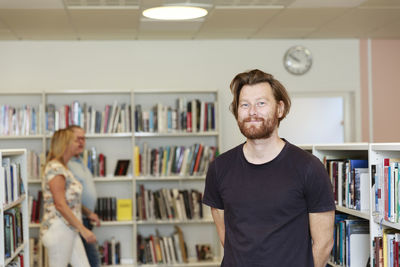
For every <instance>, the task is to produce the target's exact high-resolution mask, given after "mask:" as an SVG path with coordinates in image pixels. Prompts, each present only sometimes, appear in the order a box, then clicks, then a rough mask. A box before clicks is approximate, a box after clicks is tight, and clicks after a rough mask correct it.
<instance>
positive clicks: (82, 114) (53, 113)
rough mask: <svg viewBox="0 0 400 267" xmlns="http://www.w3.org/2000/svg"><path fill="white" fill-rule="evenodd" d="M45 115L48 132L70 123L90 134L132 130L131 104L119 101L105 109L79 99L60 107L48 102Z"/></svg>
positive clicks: (106, 106)
mask: <svg viewBox="0 0 400 267" xmlns="http://www.w3.org/2000/svg"><path fill="white" fill-rule="evenodd" d="M45 116H46V132H47V133H52V132H54V131H57V130H58V129H63V128H66V127H68V126H70V125H79V126H81V127H82V128H83V129H85V131H86V133H90V134H94V133H125V132H131V131H132V123H131V121H132V120H131V106H130V105H127V104H126V103H123V104H118V102H117V101H114V103H113V105H105V107H104V110H103V111H100V110H96V109H94V108H93V107H92V106H89V105H87V104H86V103H83V104H81V103H79V102H78V101H74V102H73V103H72V104H71V105H64V106H60V107H58V108H56V106H55V105H54V104H47V106H46V114H45Z"/></svg>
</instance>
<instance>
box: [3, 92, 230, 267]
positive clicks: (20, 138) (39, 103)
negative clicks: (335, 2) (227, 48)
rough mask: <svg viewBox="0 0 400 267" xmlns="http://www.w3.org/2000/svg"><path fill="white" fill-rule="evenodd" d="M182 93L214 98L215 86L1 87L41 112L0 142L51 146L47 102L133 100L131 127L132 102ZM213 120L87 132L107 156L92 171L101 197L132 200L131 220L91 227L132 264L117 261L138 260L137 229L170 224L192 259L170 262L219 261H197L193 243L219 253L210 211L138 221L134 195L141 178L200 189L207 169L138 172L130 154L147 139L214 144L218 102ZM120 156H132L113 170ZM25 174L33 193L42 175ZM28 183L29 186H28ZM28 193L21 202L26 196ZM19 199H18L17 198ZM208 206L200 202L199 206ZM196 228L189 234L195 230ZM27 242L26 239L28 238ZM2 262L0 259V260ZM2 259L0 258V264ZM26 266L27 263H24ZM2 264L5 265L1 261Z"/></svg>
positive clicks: (13, 100)
mask: <svg viewBox="0 0 400 267" xmlns="http://www.w3.org/2000/svg"><path fill="white" fill-rule="evenodd" d="M180 96H186V97H187V99H195V98H197V99H200V100H204V101H215V102H217V101H218V93H217V91H216V90H197V91H186V90H147V89H146V90H107V91H99V90H69V91H40V92H21V93H12V92H7V93H0V105H10V106H12V107H15V108H22V107H23V105H27V104H28V105H31V106H34V107H35V108H37V111H38V112H40V115H39V117H38V118H39V120H38V121H37V132H35V133H32V134H29V135H7V136H4V135H1V134H0V142H1V144H2V148H26V149H27V150H31V151H34V152H35V153H37V154H40V153H45V152H46V151H48V149H49V146H50V140H51V136H52V133H50V132H47V131H46V120H45V112H46V107H47V105H48V104H54V105H55V108H56V109H57V108H60V107H62V106H64V105H71V104H72V103H73V101H78V102H79V103H81V104H82V103H87V105H91V106H92V107H93V108H94V109H96V110H100V111H102V110H104V108H105V105H113V103H114V101H117V102H118V104H122V103H126V105H131V114H130V115H131V118H132V127H134V109H135V104H138V103H141V104H143V105H147V106H148V107H150V106H151V105H154V104H155V103H156V102H160V103H163V104H165V105H170V106H175V101H176V99H177V98H178V97H180ZM215 114H216V116H215V119H216V121H215V125H216V126H217V129H216V130H214V131H203V132H192V133H188V132H183V131H174V132H162V133H154V132H153V133H149V132H135V131H134V129H132V131H128V132H122V133H94V132H87V133H86V138H87V139H86V148H87V149H89V148H91V147H95V148H96V151H97V152H98V153H103V154H104V155H105V156H106V157H107V160H106V172H107V173H106V176H105V177H94V182H95V185H96V188H97V192H98V196H99V197H116V198H117V199H118V198H121V199H122V198H123V199H126V198H130V199H132V204H133V211H132V214H133V218H132V220H130V221H121V222H119V221H103V222H101V227H95V228H94V232H95V234H96V236H97V239H98V241H99V244H102V243H103V242H104V241H105V240H110V239H111V238H112V237H115V239H116V240H117V241H120V243H121V258H122V259H125V260H127V261H128V262H129V261H132V262H133V264H132V265H121V266H137V255H136V245H137V244H136V242H137V241H136V240H137V235H138V233H142V234H143V235H144V236H146V235H148V234H154V230H155V229H156V228H157V229H159V230H160V232H161V233H162V234H164V235H169V234H171V233H172V231H173V225H179V226H181V229H182V230H183V231H184V237H185V241H187V245H188V249H189V257H190V258H191V259H192V261H191V262H190V263H188V264H181V265H174V266H218V265H219V263H220V261H218V260H217V261H215V262H198V263H197V262H196V261H195V260H194V258H195V256H196V255H195V251H194V244H196V242H197V240H199V241H198V242H197V243H209V244H211V246H212V250H213V253H214V255H215V256H216V258H217V259H219V258H221V255H222V252H221V246H220V244H219V243H220V242H219V239H218V236H217V233H216V230H215V226H214V225H213V223H212V219H211V216H208V217H207V218H204V219H201V220H192V221H190V220H187V221H178V220H172V221H139V220H137V218H136V199H135V194H136V192H137V188H138V187H137V186H138V184H145V186H148V187H149V188H151V189H159V188H162V187H164V186H165V187H168V188H171V187H175V188H178V189H192V188H194V189H197V190H199V191H203V188H204V182H205V175H201V176H177V175H172V176H164V177H162V176H161V177H153V176H137V177H135V176H134V174H133V164H134V157H133V156H134V155H133V147H134V146H135V145H139V146H140V145H141V144H143V142H148V143H151V145H152V146H153V147H160V146H167V145H183V146H189V145H192V144H194V143H202V144H205V145H214V146H217V147H220V138H221V137H220V134H219V131H218V121H219V117H218V116H219V112H218V106H217V107H216V111H215ZM118 159H130V166H129V169H128V174H127V175H126V176H114V175H113V174H114V168H115V165H116V162H117V160H118ZM28 178H29V180H28V181H27V183H29V192H28V193H29V195H31V196H34V197H35V198H36V197H37V194H38V191H39V190H41V179H31V178H30V177H28ZM26 188H28V187H26ZM27 200H28V196H26V199H24V200H23V203H26V202H28V201H27ZM17 205H19V204H17ZM206 209H207V208H206V207H204V208H203V210H206ZM30 219H31V218H28V219H27V220H26V222H27V225H26V226H27V229H28V228H29V235H25V236H26V238H27V240H28V237H35V238H38V237H39V230H40V224H39V223H30ZM194 232H195V234H192V233H194ZM28 243H29V242H28ZM0 265H1V264H0ZM3 265H4V264H3ZM26 266H28V265H26ZM0 267H3V266H0Z"/></svg>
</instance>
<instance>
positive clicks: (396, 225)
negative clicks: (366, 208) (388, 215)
mask: <svg viewBox="0 0 400 267" xmlns="http://www.w3.org/2000/svg"><path fill="white" fill-rule="evenodd" d="M374 222H375V223H377V224H379V225H384V226H387V227H390V228H394V229H397V230H400V223H392V222H388V221H385V219H383V218H380V217H379V216H376V215H374Z"/></svg>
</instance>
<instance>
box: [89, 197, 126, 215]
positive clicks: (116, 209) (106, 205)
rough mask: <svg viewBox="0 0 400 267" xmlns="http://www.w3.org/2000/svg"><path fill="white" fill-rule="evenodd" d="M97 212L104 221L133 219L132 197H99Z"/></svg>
mask: <svg viewBox="0 0 400 267" xmlns="http://www.w3.org/2000/svg"><path fill="white" fill-rule="evenodd" d="M95 212H96V214H97V215H98V216H99V218H100V219H101V220H102V221H131V220H132V199H117V198H115V197H99V198H97V205H96V209H95Z"/></svg>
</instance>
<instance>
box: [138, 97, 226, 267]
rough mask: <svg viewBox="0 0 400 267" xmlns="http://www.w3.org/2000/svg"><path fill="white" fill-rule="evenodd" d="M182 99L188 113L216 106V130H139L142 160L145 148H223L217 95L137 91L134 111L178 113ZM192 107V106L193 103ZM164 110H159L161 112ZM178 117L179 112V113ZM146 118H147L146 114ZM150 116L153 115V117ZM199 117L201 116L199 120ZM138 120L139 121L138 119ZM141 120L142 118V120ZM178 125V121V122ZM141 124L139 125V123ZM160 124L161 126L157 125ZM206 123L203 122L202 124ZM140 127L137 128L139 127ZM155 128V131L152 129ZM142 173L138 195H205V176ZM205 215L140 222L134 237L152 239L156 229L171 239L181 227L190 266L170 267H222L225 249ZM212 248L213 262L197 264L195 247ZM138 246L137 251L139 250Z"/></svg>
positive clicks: (139, 177) (148, 219)
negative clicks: (181, 192) (188, 192)
mask: <svg viewBox="0 0 400 267" xmlns="http://www.w3.org/2000/svg"><path fill="white" fill-rule="evenodd" d="M179 99H184V100H183V101H184V103H185V104H184V107H182V106H181V108H182V109H183V108H184V109H187V103H189V102H191V101H192V100H194V99H198V100H200V101H201V103H203V102H204V103H213V105H215V106H214V111H213V112H215V113H214V119H215V122H214V123H215V124H214V127H213V128H211V127H210V128H208V129H204V128H203V129H198V130H194V129H192V130H193V131H192V132H188V131H187V127H186V128H184V127H182V128H184V129H180V127H179V126H176V127H170V128H169V129H168V126H167V127H166V128H165V127H164V128H162V127H161V126H160V124H157V130H154V131H152V130H150V129H142V130H141V129H140V127H139V129H137V131H135V132H134V136H133V143H134V145H135V146H137V147H139V149H140V152H141V156H142V158H143V156H144V154H143V151H144V147H145V144H146V146H147V147H148V148H149V149H156V148H160V147H162V148H166V147H167V146H171V147H173V146H176V147H179V146H183V147H185V149H187V148H189V147H191V146H193V145H194V144H202V145H204V146H210V147H212V146H213V147H220V134H219V131H218V130H219V128H218V125H219V124H218V119H219V118H218V105H217V103H218V92H217V91H204V90H201V91H190V92H188V91H186V92H185V91H159V90H152V91H148V90H138V91H136V90H135V91H134V94H133V102H134V103H135V108H137V105H139V104H140V110H142V111H145V112H147V111H150V110H151V109H152V108H153V107H154V105H160V104H161V105H162V106H163V107H166V108H167V107H177V109H178V110H179V106H180V105H179V104H177V102H178V103H179ZM191 104H192V105H193V103H191ZM160 109H161V108H160V107H159V106H158V110H160ZM177 113H178V116H179V111H178V112H177ZM144 116H145V117H147V116H148V115H147V114H145V115H144ZM150 116H151V115H150ZM199 117H200V116H199ZM135 118H136V117H135ZM139 119H140V118H139ZM178 121H179V120H178ZM136 123H138V121H136ZM158 123H159V122H158ZM202 123H203V120H202ZM136 126H138V125H136ZM149 128H152V127H149ZM144 169H145V167H144V166H143V168H142V172H139V173H136V174H134V186H135V192H138V193H139V194H140V188H141V187H143V188H145V189H146V190H149V191H150V192H153V193H154V192H155V191H158V190H162V189H164V188H166V189H168V190H173V189H178V190H192V189H194V190H198V191H199V192H202V191H203V189H204V182H205V172H203V173H193V174H187V173H186V174H182V173H180V174H179V173H177V172H175V173H174V172H173V171H171V172H170V173H163V172H161V173H159V174H157V173H153V174H150V173H149V172H148V171H145V170H144ZM203 211H204V214H203V217H202V218H193V219H189V218H187V219H178V218H169V219H155V218H152V219H150V218H146V219H141V218H138V220H137V221H136V223H135V229H134V232H135V235H136V236H138V235H141V236H143V237H148V236H149V235H155V229H157V230H158V231H159V232H160V234H161V236H165V235H170V234H171V233H172V232H173V227H174V225H178V226H179V227H180V228H181V229H182V231H183V233H184V238H185V242H186V245H187V248H188V260H189V261H188V263H182V264H172V265H170V264H168V266H219V264H220V259H221V258H222V249H221V248H222V247H221V245H220V242H219V239H218V235H217V233H216V230H215V226H214V224H213V220H212V217H211V213H210V212H209V211H208V212H206V211H207V208H206V207H205V206H204V208H203ZM138 213H139V210H138V208H137V206H135V207H134V214H138ZM205 243H207V244H210V245H211V250H212V251H213V255H214V260H213V261H205V262H198V261H197V260H196V251H195V245H196V244H205ZM136 246H137V244H136V243H135V248H134V250H136V249H137V247H136ZM141 266H156V265H154V264H141Z"/></svg>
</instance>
